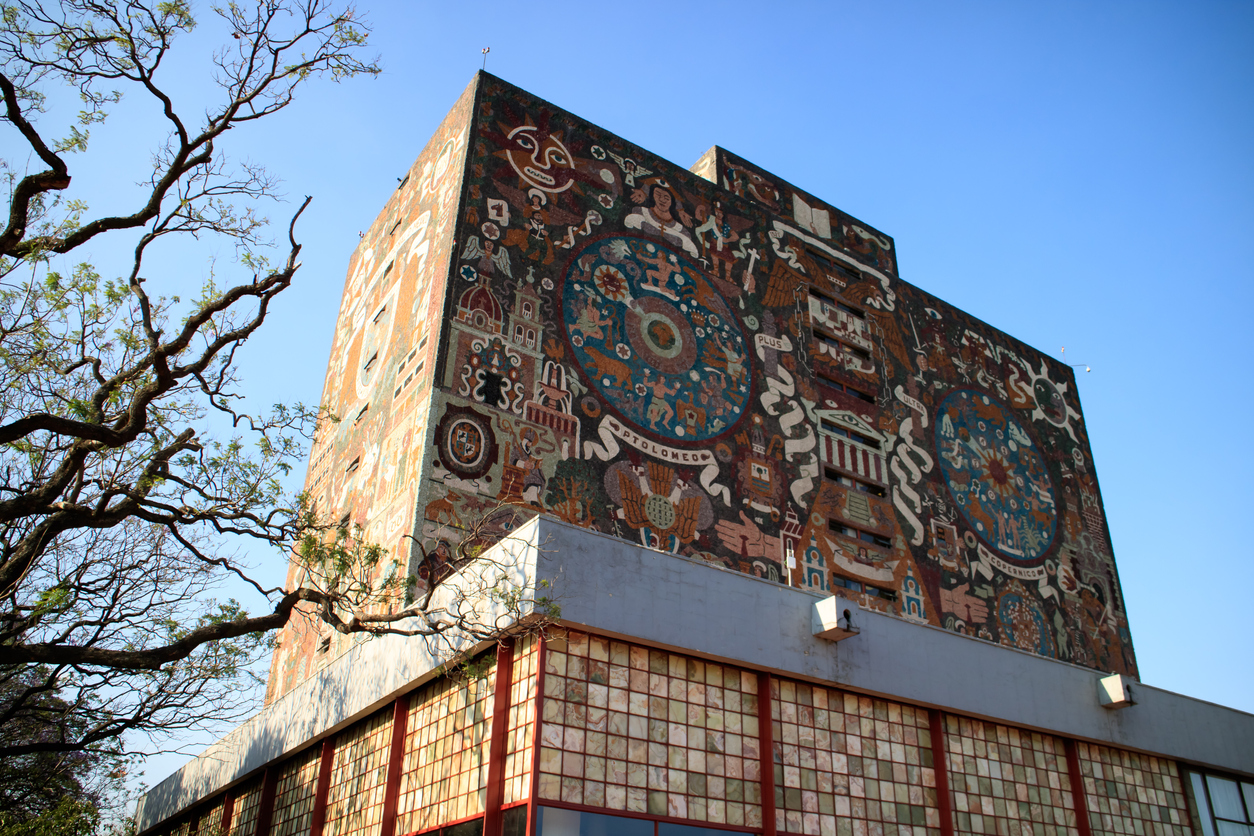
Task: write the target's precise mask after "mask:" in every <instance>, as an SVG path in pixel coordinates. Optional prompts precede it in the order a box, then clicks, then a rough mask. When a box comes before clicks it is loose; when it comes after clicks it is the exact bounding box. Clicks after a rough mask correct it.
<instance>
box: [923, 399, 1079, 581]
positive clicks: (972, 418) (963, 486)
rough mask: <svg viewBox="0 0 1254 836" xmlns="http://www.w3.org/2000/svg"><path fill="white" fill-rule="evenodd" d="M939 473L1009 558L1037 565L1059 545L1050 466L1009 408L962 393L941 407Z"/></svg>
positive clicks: (984, 535)
mask: <svg viewBox="0 0 1254 836" xmlns="http://www.w3.org/2000/svg"><path fill="white" fill-rule="evenodd" d="M935 432H936V452H937V455H938V459H939V461H940V468H941V474H942V475H943V476H944V478H945V483H946V484H947V485H948V486H949V492H950V493H951V494H952V495H953V498H954V501H955V502H956V503H957V504H958V510H959V511H961V512H962V516H963V517H965V518H966V520H967V522H968V523H969V524H970V525H971V527H972V528H973V529H975V532H976V534H978V535H979V536H980V538H981V539H982V540H984V542H985V543H987V544H988V545H989V546H991V547H992V548H993V549H995V550H996V551H997V552H998V553H999V554H1001V555H1002V556H1004V557H1007V558H1009V559H1011V560H1016V561H1021V562H1031V561H1037V560H1039V559H1040V558H1041V557H1042V556H1043V555H1044V554H1045V552H1046V551H1047V550H1048V549H1049V547H1050V544H1051V543H1053V541H1054V533H1055V531H1056V530H1057V528H1058V511H1057V506H1056V504H1055V501H1054V486H1053V484H1052V483H1051V482H1050V479H1049V473H1048V472H1047V471H1046V469H1045V461H1044V459H1042V458H1041V454H1040V453H1039V452H1038V451H1037V449H1036V445H1035V444H1033V443H1032V439H1031V438H1030V437H1029V436H1028V434H1027V432H1026V431H1025V430H1024V429H1023V426H1022V425H1021V424H1020V423H1019V422H1018V421H1016V420H1015V418H1014V416H1013V415H1011V414H1010V412H1009V410H1007V409H1006V407H1004V406H1002V405H1001V404H1000V403H999V402H997V401H995V400H993V399H992V398H990V397H989V396H988V395H985V394H983V393H982V392H974V391H971V390H968V389H959V390H957V391H954V392H951V393H949V395H947V396H946V397H945V399H944V400H943V401H941V404H940V407H939V408H938V409H937V410H936V423H935Z"/></svg>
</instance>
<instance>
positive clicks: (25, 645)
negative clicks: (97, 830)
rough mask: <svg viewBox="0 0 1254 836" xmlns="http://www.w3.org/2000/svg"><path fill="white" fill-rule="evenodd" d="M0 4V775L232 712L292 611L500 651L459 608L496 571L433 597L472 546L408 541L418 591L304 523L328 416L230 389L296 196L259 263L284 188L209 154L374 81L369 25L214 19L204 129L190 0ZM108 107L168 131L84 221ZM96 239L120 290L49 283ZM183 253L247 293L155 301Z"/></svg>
mask: <svg viewBox="0 0 1254 836" xmlns="http://www.w3.org/2000/svg"><path fill="white" fill-rule="evenodd" d="M0 10H2V11H0V16H2V20H0V63H2V66H0V92H2V93H3V96H4V115H3V119H4V122H5V123H7V125H8V126H9V127H10V128H12V129H13V130H14V131H16V132H17V134H18V135H20V137H21V139H22V141H24V143H25V144H26V146H27V147H28V148H29V151H30V153H31V159H32V161H33V170H29V171H27V172H25V173H22V174H18V173H17V172H16V170H15V168H12V167H9V166H8V165H7V164H6V166H5V169H4V172H5V174H6V175H7V177H8V180H9V185H10V199H9V213H8V223H7V226H6V227H5V228H4V229H3V231H2V232H0V758H9V757H17V756H28V755H32V754H34V753H69V752H78V751H89V752H100V753H111V754H115V755H116V754H121V753H123V752H124V751H125V745H124V744H123V743H121V742H119V741H120V740H121V739H122V736H123V735H126V734H128V733H131V732H145V733H149V734H154V733H164V734H167V735H169V734H173V733H177V732H179V731H180V730H183V729H186V728H189V727H192V726H196V725H198V724H199V723H201V722H202V714H204V713H205V712H206V707H207V706H212V707H213V709H212V710H211V711H209V712H208V713H209V715H210V716H212V717H214V718H218V719H222V718H229V717H231V716H233V715H234V714H236V713H237V712H239V711H242V710H244V709H246V708H248V707H249V706H250V705H251V701H250V700H249V699H245V698H242V697H241V696H240V694H241V693H251V692H247V691H241V689H240V687H239V682H240V680H241V679H242V678H244V677H246V676H248V674H249V672H250V666H251V665H252V664H253V663H254V662H255V661H256V660H257V659H259V658H260V657H261V656H262V655H264V653H265V651H266V650H267V649H268V634H269V632H270V631H273V630H275V629H277V628H279V627H281V626H283V625H284V624H285V623H287V621H288V620H289V619H291V618H292V617H293V616H294V614H296V613H298V612H307V613H312V614H313V615H314V616H315V617H318V618H321V619H323V620H324V621H325V622H327V623H328V624H330V625H331V626H332V627H333V628H334V629H336V630H339V631H341V632H344V633H365V634H379V633H402V634H406V635H419V636H424V637H427V638H428V639H431V640H440V639H447V638H448V637H450V636H452V635H454V634H458V635H466V636H470V637H472V638H473V637H487V636H491V635H494V633H495V631H496V629H497V625H496V624H495V623H487V622H483V621H481V616H482V614H483V611H482V610H480V609H477V608H476V607H475V606H471V605H469V604H468V603H467V602H468V600H469V598H468V596H481V597H482V596H487V597H488V598H493V597H495V599H496V600H504V601H505V602H506V603H507V604H508V605H509V606H512V607H515V608H517V606H518V605H519V602H518V597H517V593H516V591H515V590H512V589H510V588H507V587H508V584H505V582H504V581H503V580H502V577H501V576H499V575H495V576H494V575H492V574H491V573H488V574H484V573H482V572H481V573H480V574H479V575H478V576H477V578H478V580H477V581H476V582H475V583H472V584H470V587H469V588H467V589H463V590H462V591H461V592H459V593H458V594H457V595H455V596H454V599H457V600H451V599H450V598H449V596H448V595H447V594H442V595H436V594H435V591H436V590H437V588H440V587H441V586H442V584H443V582H444V581H445V579H447V578H448V577H450V575H451V572H450V571H449V570H447V569H439V567H438V566H437V563H438V562H439V561H440V560H441V559H443V560H445V561H446V562H447V561H451V563H452V565H454V566H458V565H461V564H464V563H465V562H466V561H468V560H470V559H471V558H473V557H475V556H476V555H477V554H478V553H479V551H480V550H481V548H482V545H483V542H482V538H480V537H477V536H472V537H470V538H469V539H465V540H463V541H462V542H461V543H460V544H458V545H456V546H454V547H453V549H452V553H451V555H450V556H448V557H446V558H438V556H437V552H436V550H434V549H432V548H429V547H428V544H418V553H419V555H420V558H419V560H420V564H421V566H423V567H425V568H426V570H427V573H426V577H425V579H422V578H418V577H417V576H411V575H408V574H407V572H408V570H409V567H408V566H407V565H404V563H403V560H402V558H400V557H394V556H390V555H387V554H386V553H385V552H384V551H383V550H381V549H378V548H377V547H374V546H371V545H369V544H367V543H364V542H362V540H361V537H360V532H349V531H344V530H340V529H338V528H337V527H336V526H335V525H328V524H325V523H323V522H321V521H319V520H317V519H315V518H314V517H313V515H312V514H311V513H310V511H309V509H308V508H307V507H306V505H305V503H304V502H303V501H302V499H301V498H300V497H299V496H293V495H291V494H290V493H289V492H288V491H286V490H285V489H284V486H283V477H284V476H285V475H286V474H287V473H288V471H289V469H290V468H291V466H292V465H293V464H294V463H296V462H298V461H300V460H301V459H302V458H303V455H304V450H305V443H306V441H307V440H308V439H309V438H310V436H311V434H312V433H313V432H314V431H315V429H316V427H317V426H318V424H319V422H320V421H326V420H334V418H333V416H328V415H326V414H324V413H323V412H322V411H321V410H319V409H317V408H307V407H302V406H292V407H282V406H279V407H275V408H274V409H273V410H272V411H270V412H269V413H267V414H264V415H261V414H257V413H255V412H250V411H245V406H244V405H243V404H242V402H241V400H240V397H239V392H238V373H237V369H236V366H235V364H234V357H235V353H236V351H237V350H238V348H239V347H240V346H241V345H242V344H243V343H244V342H245V341H246V340H247V339H248V338H249V337H250V336H251V335H252V334H254V333H255V332H256V331H257V329H258V328H260V327H261V326H262V325H263V323H264V322H265V320H266V316H267V313H268V312H269V310H270V308H271V306H272V304H273V302H274V300H275V298H276V297H277V296H278V295H279V294H281V293H283V292H285V291H286V290H287V289H288V288H289V287H290V286H291V285H292V283H293V280H294V277H295V275H296V272H297V269H298V267H299V266H300V263H299V261H298V256H299V254H300V250H301V247H300V245H299V244H298V243H297V241H296V238H295V228H296V223H297V220H298V219H299V217H300V215H301V212H303V211H304V209H305V207H306V206H307V205H308V203H309V199H308V198H306V200H305V202H304V203H303V204H302V205H301V206H300V209H299V210H298V211H297V212H296V213H295V216H294V217H293V218H292V220H291V223H290V225H289V227H288V230H287V240H286V243H285V245H284V246H283V248H282V250H281V251H285V252H284V254H283V255H282V257H281V258H279V259H277V260H276V263H277V266H273V267H272V266H270V262H269V261H268V260H267V258H266V252H267V249H266V248H267V241H266V239H265V235H266V222H265V219H264V218H263V217H262V215H261V214H260V212H259V211H258V209H257V201H258V200H260V199H266V198H273V197H274V196H275V194H276V192H275V189H276V186H277V181H276V180H275V179H274V178H273V177H272V176H271V175H270V174H269V173H268V172H267V171H266V170H265V169H264V168H262V167H259V166H255V165H247V164H239V165H233V164H231V163H230V162H228V161H227V160H226V158H225V157H224V156H223V155H222V152H221V150H220V146H223V145H225V144H226V142H227V140H228V139H230V140H234V139H235V138H236V136H237V135H238V133H239V131H232V129H235V128H242V127H244V126H246V125H248V123H251V122H255V121H257V120H259V119H263V118H265V117H267V116H270V115H272V114H275V113H277V112H278V111H280V110H282V109H283V108H286V107H287V106H288V105H289V104H291V103H292V101H293V97H294V95H295V93H296V91H297V89H298V88H299V87H301V86H302V85H303V84H305V83H306V82H308V81H309V80H311V79H314V78H316V77H320V76H329V77H330V78H331V79H334V80H340V79H346V78H351V77H353V76H358V75H363V74H364V75H369V74H373V73H377V72H378V66H377V64H376V63H374V62H373V61H371V60H368V59H364V58H362V57H360V54H361V52H362V50H363V48H364V47H365V44H366V37H367V34H368V29H367V27H366V26H365V25H364V24H363V23H362V21H361V20H360V19H359V18H358V17H357V16H356V14H355V13H354V11H353V9H352V8H351V7H347V8H337V7H334V6H332V0H254V4H253V5H250V6H244V5H237V4H236V3H230V4H229V5H227V6H225V7H222V8H217V9H215V10H214V11H215V13H216V14H217V15H218V16H219V18H220V20H221V22H222V23H224V24H225V27H226V29H227V31H228V32H229V38H228V39H227V40H226V46H225V47H223V48H222V49H220V50H219V51H218V52H217V53H215V55H214V59H213V60H214V69H213V77H214V81H215V82H216V85H217V89H218V92H219V94H220V98H219V100H218V101H217V102H215V103H211V104H210V105H209V106H208V108H207V109H206V110H205V111H204V116H203V118H201V119H199V120H195V121H193V120H189V119H187V118H184V116H183V115H182V114H184V113H186V112H188V111H187V109H186V108H185V107H184V106H183V104H182V103H181V102H178V101H176V99H175V96H174V95H173V94H172V93H170V92H168V91H169V90H170V88H169V86H168V85H167V84H166V82H165V80H164V76H163V74H162V70H163V66H168V64H169V60H168V59H169V54H170V51H171V49H172V47H173V44H174V43H175V40H176V38H177V37H179V36H183V35H186V33H187V32H189V31H190V30H191V29H192V28H193V27H194V26H195V23H196V22H195V20H194V19H193V17H192V15H191V10H190V8H189V6H188V4H187V3H186V2H184V0H165V2H147V1H146V0H59V2H57V0H46V2H41V0H23V1H22V2H16V3H12V4H6V5H3V6H0ZM58 84H60V85H66V86H68V87H69V88H72V89H74V90H76V91H77V93H78V95H79V96H80V98H81V100H82V103H83V104H82V107H83V109H82V112H81V114H80V116H79V119H78V122H77V123H76V124H74V125H72V126H71V127H70V128H69V129H68V133H67V134H66V136H64V137H63V138H60V139H50V138H48V136H47V135H46V134H45V133H44V132H43V131H42V129H41V128H38V127H36V117H38V116H40V115H41V113H43V112H45V111H44V105H45V103H46V102H47V100H46V99H45V96H46V95H47V94H46V93H45V92H44V91H45V88H48V87H52V86H54V85H58ZM123 92H128V93H138V94H140V95H141V96H146V97H151V99H152V101H154V102H155V103H156V105H157V106H158V107H159V109H160V110H161V112H162V114H163V115H164V119H165V120H166V122H167V123H168V131H169V133H168V136H167V137H166V138H165V139H164V141H163V142H161V143H160V144H159V145H158V146H157V148H156V150H155V152H154V156H153V163H152V169H151V170H150V171H146V172H144V173H143V182H144V184H145V185H144V196H143V199H142V200H141V201H140V202H139V204H138V205H136V206H135V207H133V211H131V212H130V213H129V214H116V215H104V216H99V217H94V216H93V215H92V213H91V211H90V209H89V207H87V206H85V205H84V204H83V203H82V202H81V201H79V200H76V199H74V198H72V197H71V196H70V194H71V193H70V192H69V188H70V185H71V173H70V172H71V168H70V165H69V162H68V160H70V159H71V157H70V155H71V154H74V153H77V152H83V151H85V150H86V149H87V145H88V141H89V138H90V136H89V132H90V129H91V128H92V127H93V126H95V125H97V124H99V123H100V122H102V121H104V119H105V117H106V115H107V112H108V109H109V108H110V107H111V106H113V105H115V104H116V103H117V102H118V101H119V100H120V98H121V96H122V94H123ZM228 132H230V133H228ZM103 236H117V237H123V238H124V239H125V240H126V242H127V243H128V245H129V244H131V242H133V251H132V254H131V256H130V257H129V258H128V267H127V269H126V272H125V275H123V276H122V277H121V278H117V279H112V278H105V277H102V276H101V275H100V272H99V271H98V270H97V268H96V267H95V266H93V265H92V264H90V263H85V262H84V263H78V264H76V265H74V266H71V267H69V268H66V267H64V266H62V265H64V264H66V263H68V260H69V257H73V256H75V254H76V251H79V250H80V248H82V247H83V245H84V244H86V243H88V242H91V241H95V240H98V239H101V238H102V237H103ZM189 236H195V237H197V238H199V237H202V236H218V237H220V238H223V239H226V240H228V241H230V242H233V243H234V244H235V245H236V247H237V249H238V252H240V253H241V257H240V259H239V260H240V267H241V269H242V272H243V275H242V276H241V278H240V279H239V280H238V281H237V282H235V283H233V284H229V285H227V286H224V287H219V286H217V284H215V283H209V284H207V285H206V286H205V287H203V288H202V289H201V290H200V292H199V293H198V294H197V295H195V296H194V298H189V299H186V300H184V299H182V298H180V297H179V296H178V295H176V294H175V293H173V292H172V291H174V290H177V289H178V288H177V286H175V285H174V284H172V283H170V280H169V279H167V280H165V284H164V286H163V280H161V279H158V278H154V277H153V276H152V275H151V272H150V270H151V269H152V268H150V267H149V263H150V262H151V261H152V258H151V256H152V254H153V252H154V251H155V248H156V247H158V245H160V246H163V247H165V248H166V251H169V249H170V242H172V241H173V242H178V241H185V240H187V239H188V237H189ZM214 427H219V428H225V432H224V434H223V435H221V437H219V436H216V435H215V434H214V433H213V429H214ZM483 530H484V531H486V530H487V526H486V523H485V527H484V529H483ZM472 534H474V532H472ZM241 544H243V545H241ZM249 544H261V545H264V546H267V547H275V548H277V549H280V550H282V551H284V552H289V551H291V550H293V549H295V552H296V554H297V555H298V559H300V560H301V561H303V563H304V565H305V567H306V568H307V570H308V571H307V572H305V573H303V574H304V576H305V578H306V580H305V581H304V582H303V583H302V584H301V585H300V586H298V587H297V588H294V589H270V588H264V587H263V586H262V585H261V584H259V583H258V582H256V581H255V580H253V579H252V578H251V577H250V576H249V574H248V571H247V569H246V567H245V566H244V565H242V564H241V563H240V562H239V560H238V559H237V556H238V554H239V553H240V552H241V551H243V550H245V549H246V547H247V546H248V545H249ZM227 580H231V581H232V582H236V583H241V582H242V583H245V584H249V585H251V587H253V588H254V589H255V590H256V591H257V592H258V593H260V594H261V595H263V596H265V597H266V599H267V600H268V601H269V602H270V604H271V605H272V606H273V609H272V610H271V611H269V612H266V613H261V614H256V615H252V614H249V613H247V612H245V611H244V609H243V608H242V607H241V606H240V605H239V604H237V603H236V602H235V601H233V600H227V601H225V602H219V601H217V600H216V599H215V598H214V597H213V595H214V594H215V590H216V589H217V588H218V587H220V586H221V584H222V583H223V582H224V581H227ZM503 584H504V586H503ZM15 729H21V730H22V731H21V733H14V732H13V730H15Z"/></svg>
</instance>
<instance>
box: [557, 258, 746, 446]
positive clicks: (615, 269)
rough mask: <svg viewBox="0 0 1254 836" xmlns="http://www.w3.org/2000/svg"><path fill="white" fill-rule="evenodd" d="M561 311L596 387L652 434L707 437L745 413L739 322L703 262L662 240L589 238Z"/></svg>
mask: <svg viewBox="0 0 1254 836" xmlns="http://www.w3.org/2000/svg"><path fill="white" fill-rule="evenodd" d="M562 313H563V322H564V325H565V331H566V339H567V342H568V344H569V346H570V349H571V352H572V354H573V356H574V357H575V359H576V361H577V362H578V364H579V366H580V368H582V369H583V371H584V374H585V375H586V376H587V379H588V381H589V383H590V384H591V386H592V388H593V389H594V390H595V391H597V392H599V393H600V395H601V396H602V397H603V398H604V399H605V401H607V402H608V403H609V404H610V405H611V406H612V407H613V408H614V409H615V410H616V411H617V412H618V413H619V415H620V416H621V417H622V418H623V419H624V420H625V421H627V422H628V423H629V424H631V425H632V426H633V427H635V428H637V429H639V430H641V431H643V432H644V433H645V434H646V435H649V436H652V437H654V438H658V439H659V440H664V441H667V442H680V443H683V442H690V443H691V442H701V441H706V440H708V439H711V438H714V437H716V436H720V435H722V434H723V433H725V432H727V431H728V430H729V429H730V428H731V427H732V426H734V425H735V424H737V423H738V422H739V421H740V420H741V418H742V417H743V416H744V415H745V411H746V405H747V401H748V400H749V397H750V389H751V388H752V386H751V376H750V368H749V357H748V355H749V349H748V347H747V344H746V340H745V337H744V334H743V333H742V331H741V329H740V324H739V322H738V320H737V318H736V316H735V315H734V314H733V313H732V311H731V309H730V308H729V307H728V305H727V303H726V302H725V301H724V300H723V298H722V296H720V295H719V293H718V291H717V290H715V289H714V287H713V286H712V284H711V282H710V281H709V280H708V279H707V278H706V277H705V275H704V273H703V272H702V271H701V270H700V268H698V267H697V266H696V265H694V264H693V263H692V262H691V261H689V260H688V259H686V258H684V257H683V256H681V255H679V254H678V253H676V252H674V251H672V250H671V249H670V248H668V247H666V246H665V245H663V244H660V243H657V242H654V241H649V240H646V239H643V238H634V237H628V236H616V237H612V238H603V239H601V240H599V241H594V242H592V243H591V244H588V245H587V246H586V247H584V248H583V249H582V250H581V251H580V252H579V253H578V254H577V255H576V256H575V258H574V259H573V260H572V262H571V265H570V268H569V269H568V270H567V273H566V280H565V283H564V285H563V287H562Z"/></svg>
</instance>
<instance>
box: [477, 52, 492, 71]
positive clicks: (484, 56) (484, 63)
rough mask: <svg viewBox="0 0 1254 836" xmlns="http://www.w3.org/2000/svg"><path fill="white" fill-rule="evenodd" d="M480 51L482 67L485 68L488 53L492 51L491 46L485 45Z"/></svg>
mask: <svg viewBox="0 0 1254 836" xmlns="http://www.w3.org/2000/svg"><path fill="white" fill-rule="evenodd" d="M480 51H481V52H482V53H483V69H485V70H486V69H487V68H488V53H489V52H491V51H492V47H490V46H485V47H484V48H483V49H482V50H480Z"/></svg>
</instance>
